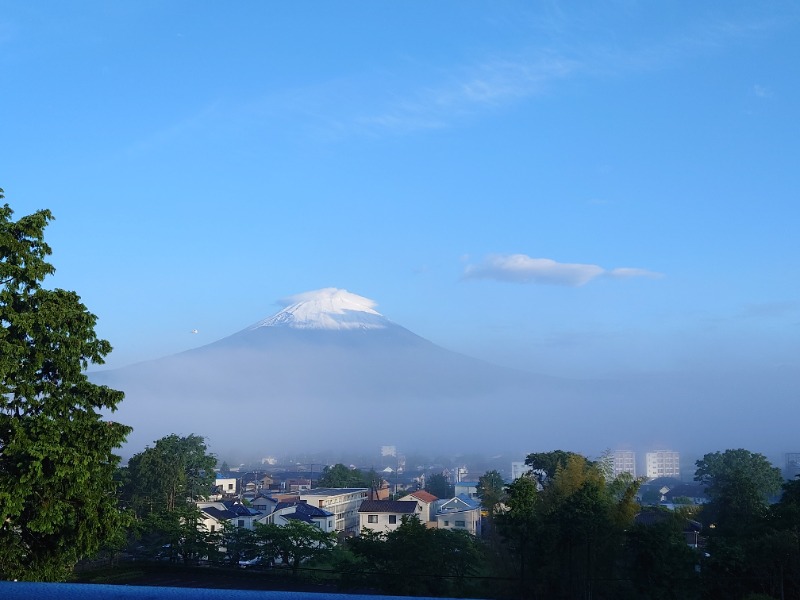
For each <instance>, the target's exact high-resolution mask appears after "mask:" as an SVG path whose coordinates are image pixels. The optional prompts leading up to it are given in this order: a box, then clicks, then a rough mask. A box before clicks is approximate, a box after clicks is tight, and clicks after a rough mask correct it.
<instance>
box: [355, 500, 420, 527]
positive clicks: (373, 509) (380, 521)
mask: <svg viewBox="0 0 800 600" xmlns="http://www.w3.org/2000/svg"><path fill="white" fill-rule="evenodd" d="M418 508H419V505H418V503H417V502H415V501H413V500H408V501H405V500H364V502H362V503H361V507H360V508H359V509H358V520H359V526H360V530H359V531H362V530H364V529H369V530H371V531H378V532H389V531H394V530H395V529H397V528H398V527H400V525H401V524H402V523H403V517H407V518H408V517H415V516H416V515H417V512H418Z"/></svg>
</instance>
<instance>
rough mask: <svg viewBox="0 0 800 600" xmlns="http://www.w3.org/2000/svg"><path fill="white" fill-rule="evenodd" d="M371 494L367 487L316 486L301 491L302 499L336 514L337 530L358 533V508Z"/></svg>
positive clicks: (352, 533) (351, 533)
mask: <svg viewBox="0 0 800 600" xmlns="http://www.w3.org/2000/svg"><path fill="white" fill-rule="evenodd" d="M368 496H369V490H368V489H367V488H316V489H313V490H302V491H300V500H301V501H302V502H308V504H310V505H312V506H316V507H317V508H324V509H325V510H327V511H328V512H332V513H333V514H334V515H335V516H336V524H335V529H336V531H341V532H343V533H347V534H350V535H358V527H359V524H358V509H359V508H360V507H361V503H362V502H364V500H366V499H367V497H368Z"/></svg>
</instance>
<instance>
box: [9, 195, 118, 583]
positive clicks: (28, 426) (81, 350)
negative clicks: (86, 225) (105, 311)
mask: <svg viewBox="0 0 800 600" xmlns="http://www.w3.org/2000/svg"><path fill="white" fill-rule="evenodd" d="M2 197H3V195H2V190H0V198H2ZM12 215H13V211H12V210H11V208H9V206H8V205H7V204H6V205H4V206H3V207H1V208H0V578H3V579H28V580H43V581H54V580H63V579H65V578H66V577H68V576H69V574H70V572H71V570H72V567H73V566H74V564H75V563H76V562H77V561H78V560H79V559H81V558H82V557H85V556H88V555H91V554H93V553H95V552H97V550H98V549H99V548H100V547H101V546H102V545H103V544H104V543H106V542H108V541H113V540H115V539H116V538H117V537H118V532H119V528H120V527H122V526H123V521H124V514H123V513H121V512H120V511H119V510H118V509H117V502H116V496H115V491H116V483H115V480H114V471H115V468H116V466H117V463H118V462H119V457H118V456H116V455H115V454H114V450H115V449H116V448H118V447H119V446H120V445H121V444H122V442H123V441H124V440H125V437H126V436H127V434H128V433H129V431H130V428H129V427H126V426H124V425H121V424H119V423H115V422H112V421H109V420H106V419H104V418H103V417H102V416H101V414H100V413H101V411H103V412H109V411H113V410H115V409H116V407H117V405H118V404H119V402H120V401H121V400H122V398H123V394H122V392H119V391H116V390H112V389H109V388H108V387H105V386H98V385H94V384H92V383H90V382H89V381H88V379H87V377H86V375H85V374H84V371H85V369H87V368H88V367H89V365H90V364H102V363H103V358H104V357H105V356H106V355H107V354H108V353H109V352H110V351H111V345H110V344H109V343H108V342H107V341H105V340H102V339H98V337H97V335H96V334H95V331H94V328H95V324H96V321H97V318H96V317H95V316H94V315H93V314H91V313H90V312H89V311H88V310H87V308H86V307H85V306H84V305H83V304H82V303H81V301H80V298H79V296H78V295H77V294H76V293H75V292H71V291H66V290H62V289H52V290H50V289H45V288H43V287H42V283H43V281H44V279H45V278H46V277H47V276H48V275H50V274H52V273H53V272H54V268H53V266H52V265H51V264H50V263H48V262H47V260H46V257H47V256H48V255H49V254H50V253H51V250H50V248H49V246H48V245H47V244H46V243H45V241H44V229H45V227H46V226H47V224H48V222H49V221H51V220H52V218H53V217H52V214H51V213H50V211H48V210H40V211H37V212H35V213H33V214H31V215H28V216H25V217H22V218H20V219H19V220H18V221H13V220H12Z"/></svg>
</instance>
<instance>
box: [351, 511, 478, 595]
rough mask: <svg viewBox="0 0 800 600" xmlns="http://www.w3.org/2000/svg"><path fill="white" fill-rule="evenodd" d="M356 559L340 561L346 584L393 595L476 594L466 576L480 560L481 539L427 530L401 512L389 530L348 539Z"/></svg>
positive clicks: (458, 533)
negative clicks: (395, 527)
mask: <svg viewBox="0 0 800 600" xmlns="http://www.w3.org/2000/svg"><path fill="white" fill-rule="evenodd" d="M348 547H349V549H350V550H351V552H352V554H353V555H354V556H355V557H356V560H352V559H351V560H349V561H347V563H346V564H342V565H340V567H339V568H340V572H342V577H343V580H344V581H345V582H346V583H348V584H349V585H350V586H353V585H359V586H361V587H364V586H366V587H371V588H374V589H378V590H380V591H381V592H384V593H391V594H393V595H427V596H440V597H441V596H444V597H462V596H472V597H475V592H474V591H472V593H470V591H471V589H472V586H473V583H472V581H471V580H470V579H469V577H470V576H471V575H474V574H475V573H477V572H478V569H479V567H480V565H481V563H482V561H483V557H482V553H481V546H480V543H479V542H478V541H477V540H476V539H475V538H473V537H472V536H471V535H469V534H468V533H466V532H464V531H452V530H445V529H429V528H427V527H426V526H425V525H424V524H423V523H421V522H420V521H419V519H418V518H417V517H416V516H413V517H407V516H405V517H403V519H402V522H401V524H400V526H399V527H398V528H397V529H395V530H393V531H390V532H388V533H387V532H373V531H369V530H366V529H365V530H364V531H362V533H361V535H360V536H359V537H357V538H352V539H350V540H348Z"/></svg>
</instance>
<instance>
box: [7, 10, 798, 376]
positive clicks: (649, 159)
mask: <svg viewBox="0 0 800 600" xmlns="http://www.w3.org/2000/svg"><path fill="white" fill-rule="evenodd" d="M799 24H800V9H799V8H798V5H797V4H796V3H794V2H758V3H754V2H732V1H731V2H729V1H726V2H709V3H696V2H670V3H644V2H642V3H639V2H635V1H619V2H609V3H604V4H603V5H602V6H601V5H599V4H598V3H589V2H564V3H559V2H515V1H492V2H462V1H459V2H435V3H432V2H402V3H401V2H397V3H387V2H381V3H378V2H338V3H332V2H331V3H323V2H317V3H311V2H292V3H266V2H247V1H245V2H239V3H235V4H233V5H230V4H227V5H222V4H219V5H215V4H213V3H197V2H191V3H190V2H180V1H174V2H169V3H164V2H147V1H145V2H129V3H121V2H90V1H87V2H81V3H78V4H73V3H61V2H35V3H30V2H28V3H22V2H11V1H7V0H0V77H1V78H2V79H0V81H2V92H1V93H0V127H1V128H2V129H1V130H2V134H3V135H2V144H0V187H3V188H4V189H5V194H6V201H7V202H8V203H9V204H10V205H11V206H12V208H13V209H14V210H15V211H16V213H17V215H18V216H21V215H22V214H26V213H29V212H31V211H33V210H35V209H38V208H49V209H51V210H52V211H53V213H54V214H55V217H56V220H55V221H54V222H53V224H52V225H51V226H50V228H49V229H48V233H47V236H48V241H49V243H50V244H51V246H52V247H53V249H54V254H53V257H52V261H53V263H54V265H55V266H56V268H57V274H56V276H54V277H53V278H52V279H51V281H50V285H53V286H59V287H64V288H68V289H74V290H76V291H77V292H78V293H79V294H80V295H81V296H82V298H83V300H84V302H85V303H86V304H87V306H88V307H89V308H90V310H91V311H92V312H94V313H95V314H97V315H98V317H99V326H98V331H99V333H100V334H101V335H102V336H103V337H105V338H107V339H108V340H109V341H111V343H112V345H113V346H114V348H115V351H114V353H113V354H112V355H111V356H110V357H109V361H108V364H109V365H110V366H121V365H124V364H128V363H130V362H134V361H139V360H144V359H149V358H156V357H159V356H163V355H167V354H172V353H174V352H178V351H181V350H184V349H187V348H191V347H194V346H198V345H202V344H205V343H209V342H211V341H214V340H216V339H219V338H221V337H224V336H226V335H229V334H231V333H233V332H235V331H238V330H240V329H242V328H244V327H246V326H247V325H249V324H251V323H254V322H256V321H258V320H260V319H262V318H264V317H266V316H269V315H270V314H272V313H274V312H276V311H277V310H278V309H279V306H278V305H276V304H275V302H276V300H278V299H280V298H283V297H286V296H290V295H292V294H297V293H300V292H304V291H307V290H313V289H317V288H323V287H330V286H332V287H340V288H345V289H348V290H350V291H351V292H354V293H356V294H360V295H362V296H366V297H368V298H371V299H374V300H375V301H376V302H377V303H378V306H377V310H379V311H380V312H381V313H382V314H384V315H386V316H388V317H389V318H391V319H392V320H394V321H395V322H397V323H399V324H401V325H403V326H405V327H407V328H409V329H411V330H412V331H414V332H415V333H418V334H419V335H422V336H424V337H426V338H428V339H430V340H432V341H434V342H436V343H438V344H440V345H442V346H445V347H447V348H449V349H453V350H458V351H461V352H463V353H466V354H470V355H473V356H477V357H481V358H485V359H487V360H491V361H492V362H495V363H499V364H504V365H509V366H514V367H519V368H524V369H529V370H533V371H538V372H543V373H551V374H557V375H566V376H571V377H594V376H605V375H612V374H613V375H618V374H624V373H647V372H652V371H681V370H683V371H698V372H718V373H726V372H741V370H742V369H753V370H754V371H758V372H759V373H769V372H771V370H773V369H780V370H786V369H788V370H791V371H793V372H797V371H798V370H799V369H800V359H799V358H798V357H800V342H798V340H800V294H799V293H798V273H800V264H799V263H800V242H798V234H797V228H798V227H797V226H798V223H800V208H798V201H797V191H798V189H800V185H799V184H800V165H798V159H800V119H798V107H800V77H798V69H797V60H798V57H800V41H799V40H800V31H798V30H799V29H800V27H798V25H799ZM193 329H197V330H198V333H197V334H192V333H191V332H192V330H193Z"/></svg>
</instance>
